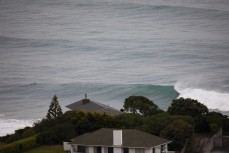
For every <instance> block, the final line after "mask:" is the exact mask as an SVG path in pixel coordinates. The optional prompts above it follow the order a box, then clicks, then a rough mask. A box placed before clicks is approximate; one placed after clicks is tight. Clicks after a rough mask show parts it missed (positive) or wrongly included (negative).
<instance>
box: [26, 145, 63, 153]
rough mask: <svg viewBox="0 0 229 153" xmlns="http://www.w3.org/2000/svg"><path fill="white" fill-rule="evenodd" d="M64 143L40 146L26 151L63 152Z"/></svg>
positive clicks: (38, 152)
mask: <svg viewBox="0 0 229 153" xmlns="http://www.w3.org/2000/svg"><path fill="white" fill-rule="evenodd" d="M63 151H64V149H63V145H53V146H40V147H37V148H34V149H31V150H29V151H27V152H24V153H58V152H63Z"/></svg>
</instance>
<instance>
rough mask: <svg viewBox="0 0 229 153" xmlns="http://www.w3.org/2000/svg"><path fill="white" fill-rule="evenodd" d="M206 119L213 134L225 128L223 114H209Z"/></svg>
mask: <svg viewBox="0 0 229 153" xmlns="http://www.w3.org/2000/svg"><path fill="white" fill-rule="evenodd" d="M206 119H207V122H208V125H209V128H210V130H211V132H212V133H215V132H217V131H218V130H219V129H220V128H221V127H222V126H223V122H224V116H223V115H222V114H221V113H218V112H209V113H208V114H207V116H206Z"/></svg>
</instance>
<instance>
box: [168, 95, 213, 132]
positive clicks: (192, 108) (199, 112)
mask: <svg viewBox="0 0 229 153" xmlns="http://www.w3.org/2000/svg"><path fill="white" fill-rule="evenodd" d="M168 113H170V114H172V115H190V116H192V117H193V119H194V121H195V125H196V126H195V131H196V132H206V131H209V127H208V124H207V121H206V115H207V114H208V108H207V106H205V105H204V104H201V103H200V102H198V101H197V100H194V99H191V98H187V99H184V98H179V99H174V100H173V101H172V104H171V106H169V108H168Z"/></svg>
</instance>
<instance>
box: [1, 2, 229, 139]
mask: <svg viewBox="0 0 229 153" xmlns="http://www.w3.org/2000/svg"><path fill="white" fill-rule="evenodd" d="M54 94H56V95H57V97H58V99H59V103H60V105H61V107H62V109H63V110H64V111H66V110H67V108H65V106H66V105H68V104H71V103H73V102H75V101H77V100H80V99H83V98H84V94H88V98H90V99H93V100H95V101H98V102H101V103H104V104H107V105H109V106H112V107H114V108H117V109H120V108H122V106H123V102H124V100H125V98H127V97H128V96H131V95H142V96H146V97H148V98H149V99H151V100H153V101H154V102H155V103H156V104H157V105H158V106H159V107H160V108H162V109H164V110H166V109H167V108H168V106H169V105H170V103H171V101H172V100H173V99H175V98H178V97H185V98H193V99H197V100H198V101H200V102H202V103H204V104H205V105H207V106H208V108H210V109H214V110H219V111H223V112H224V113H225V114H229V101H228V100H229V1H228V0H198V1H197V0H184V1H180V0H170V1H166V0H141V1H139V0H0V136H1V135H6V134H9V133H12V132H13V131H14V130H15V129H18V128H23V127H25V126H32V125H33V123H34V121H37V120H39V119H41V118H44V117H45V115H46V113H47V110H48V107H49V104H50V102H51V99H52V97H53V95H54Z"/></svg>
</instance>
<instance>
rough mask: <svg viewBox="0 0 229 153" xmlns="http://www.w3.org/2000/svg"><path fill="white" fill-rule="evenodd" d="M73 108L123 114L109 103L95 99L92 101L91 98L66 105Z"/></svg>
mask: <svg viewBox="0 0 229 153" xmlns="http://www.w3.org/2000/svg"><path fill="white" fill-rule="evenodd" d="M66 107H67V108H69V109H71V110H84V111H87V112H101V113H106V114H114V115H117V114H121V113H122V112H120V111H119V110H117V109H115V108H112V107H110V106H108V105H104V104H101V103H98V102H95V101H91V100H90V99H82V100H80V101H77V102H75V103H72V104H70V105H67V106H66Z"/></svg>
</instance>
